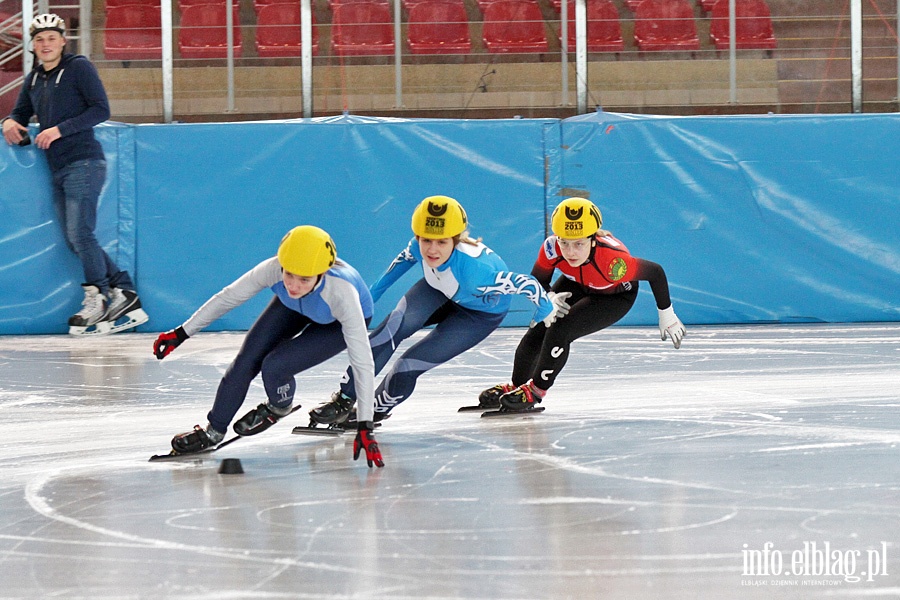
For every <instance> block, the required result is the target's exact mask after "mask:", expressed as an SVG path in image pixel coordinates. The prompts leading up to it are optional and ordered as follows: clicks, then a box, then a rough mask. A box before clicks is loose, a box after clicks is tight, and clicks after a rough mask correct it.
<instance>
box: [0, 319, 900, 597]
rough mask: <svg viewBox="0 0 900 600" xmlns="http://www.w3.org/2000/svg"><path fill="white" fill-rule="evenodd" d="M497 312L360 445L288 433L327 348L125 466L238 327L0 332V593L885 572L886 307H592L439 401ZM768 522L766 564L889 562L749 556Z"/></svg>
mask: <svg viewBox="0 0 900 600" xmlns="http://www.w3.org/2000/svg"><path fill="white" fill-rule="evenodd" d="M521 335H522V330H520V329H504V330H500V331H498V332H496V333H495V334H494V335H492V336H491V337H490V338H489V339H488V340H487V341H486V342H485V343H483V344H481V345H480V346H479V347H477V348H476V349H474V350H472V351H470V352H468V353H466V354H464V355H463V356H461V357H459V358H458V359H456V360H454V361H452V362H451V363H450V364H448V365H444V366H442V367H439V368H437V369H435V370H434V371H432V372H430V373H427V374H426V375H424V376H423V377H422V378H421V379H420V384H419V387H418V389H417V390H416V393H415V395H414V396H413V397H412V398H411V399H410V400H409V401H407V402H406V403H405V404H403V405H401V406H400V407H399V408H398V409H396V410H395V413H394V415H393V416H392V418H391V419H390V420H388V421H386V422H385V424H384V426H383V427H382V428H380V429H379V431H378V433H377V437H378V440H379V442H380V444H381V446H382V451H383V453H384V455H385V461H386V463H387V466H386V467H385V468H384V469H380V470H369V469H368V468H367V467H366V465H365V463H364V462H354V461H352V459H351V454H352V450H351V449H352V438H351V437H350V436H347V437H345V438H343V439H328V438H317V437H304V436H296V435H291V434H290V431H291V428H292V426H294V425H300V424H302V425H305V424H306V422H307V418H306V410H305V409H307V408H313V407H314V406H316V405H318V404H319V403H321V402H322V401H324V400H326V399H327V398H328V397H329V396H330V394H331V392H332V391H333V390H334V389H335V385H336V383H337V381H338V379H339V377H340V374H341V372H342V371H343V368H344V366H345V360H346V359H345V357H344V356H340V357H338V358H337V359H335V360H332V361H329V362H328V363H326V364H325V365H324V366H323V367H322V368H321V369H319V370H317V371H316V372H315V373H313V374H309V373H304V374H301V375H300V376H299V377H298V387H299V394H298V399H299V401H300V402H301V403H302V404H303V405H304V410H301V411H299V412H298V413H295V415H293V416H292V417H291V418H290V420H286V421H285V422H283V423H280V424H278V425H277V426H276V427H274V428H273V429H271V430H270V431H268V432H266V433H265V434H263V435H260V436H258V437H256V438H251V439H244V440H239V441H238V442H236V443H235V444H234V445H232V446H231V447H230V448H228V449H227V450H223V451H222V452H221V455H219V454H214V455H211V456H210V457H208V458H206V459H204V460H202V461H196V462H182V463H149V462H147V458H148V457H149V456H150V455H151V454H155V453H160V452H165V451H166V449H167V447H168V444H169V440H170V438H171V437H172V435H173V434H175V433H177V432H179V431H184V430H186V429H189V428H190V427H191V426H193V425H194V424H195V423H204V422H205V415H206V412H207V411H208V409H209V407H210V405H211V402H212V398H213V395H214V393H215V389H216V386H217V384H218V380H219V378H220V377H221V375H222V373H223V372H224V369H225V368H226V367H227V365H228V363H229V362H230V361H231V359H232V358H233V356H234V354H235V353H236V351H237V348H238V346H239V344H240V342H241V340H242V335H240V334H201V335H198V336H196V337H195V338H192V339H191V340H189V341H187V342H186V343H185V344H184V345H183V346H181V347H180V348H179V349H178V350H176V352H175V353H174V354H173V355H172V356H171V357H169V358H167V359H166V360H164V361H161V362H159V361H157V360H156V359H155V358H154V357H153V356H152V355H151V352H150V346H151V343H152V340H153V337H154V336H151V335H141V334H128V335H119V336H113V337H109V338H101V339H72V338H68V337H16V336H8V337H0V422H2V423H3V427H2V435H0V449H2V452H0V474H2V477H0V582H2V584H0V599H2V598H29V599H36V598H56V597H59V598H92V599H96V598H116V599H121V598H192V599H206V598H209V599H231V598H323V599H343V598H410V599H413V598H415V599H421V598H484V599H492V600H497V599H513V598H516V599H518V598H522V599H543V598H554V599H555V598H573V599H585V598H628V599H631V598H636V599H644V598H661V599H663V598H665V599H681V598H684V599H694V598H711V599H712V598H715V599H720V598H818V597H841V598H846V597H851V598H854V597H860V598H868V597H893V598H896V597H900V544H898V542H900V477H898V475H900V460H898V458H900V456H898V455H900V452H898V446H900V413H898V407H900V392H898V385H900V324H871V325H798V326H752V327H691V328H690V331H689V333H688V337H687V338H686V340H685V342H684V345H683V346H682V348H681V350H677V351H676V350H674V349H673V348H672V347H671V344H670V343H669V342H661V341H660V340H659V336H658V332H657V331H656V329H655V328H614V329H611V330H607V331H604V332H601V333H600V334H596V335H594V336H591V337H589V338H588V339H586V340H580V341H578V342H576V343H575V345H574V346H573V352H572V356H571V359H570V362H569V365H568V366H567V368H566V369H565V371H564V373H563V375H562V376H561V377H560V378H559V380H558V383H557V385H556V386H555V387H554V388H553V389H552V390H551V393H550V395H549V396H548V398H547V399H546V400H545V402H544V406H546V407H547V410H546V412H545V413H544V414H543V415H541V416H536V417H529V418H519V419H512V420H500V421H498V420H488V419H481V418H479V415H478V413H465V414H458V413H457V412H456V409H457V407H459V406H461V405H463V404H470V403H472V402H473V401H474V400H475V398H476V396H477V394H478V392H479V391H480V390H481V389H483V388H485V387H488V386H490V385H492V384H494V383H498V382H501V381H504V380H506V379H507V378H508V376H509V370H510V365H511V361H512V355H513V351H514V349H515V346H516V343H517V342H518V339H519V337H520V336H521ZM263 397H264V394H263V390H262V387H261V385H258V384H254V386H253V387H252V388H251V391H250V395H249V398H248V400H247V403H246V404H245V406H244V410H246V409H249V408H250V407H252V406H255V405H256V404H257V403H259V402H260V401H262V400H263ZM222 458H239V459H240V460H241V462H242V465H243V467H244V470H245V473H244V474H243V475H220V474H218V473H217V470H218V466H219V463H220V461H221V459H222ZM766 542H771V543H772V546H771V548H772V549H773V553H772V554H770V556H774V554H775V552H777V553H779V554H780V555H781V556H782V558H783V559H784V568H785V569H790V568H791V562H790V561H791V558H792V556H793V554H794V553H795V551H802V550H803V549H804V548H805V547H807V548H808V547H810V546H809V545H810V544H812V543H815V544H817V546H816V548H819V549H821V548H824V547H825V546H824V544H826V543H828V544H829V546H828V547H829V548H830V549H831V550H832V551H833V552H836V553H839V554H840V557H844V558H848V559H849V557H855V556H858V557H859V558H858V561H859V562H858V564H855V565H854V566H855V572H854V574H855V575H857V576H860V575H861V573H862V572H863V571H866V570H867V569H869V568H870V567H869V566H868V563H867V558H869V557H871V556H875V557H877V558H880V557H881V555H882V554H883V555H885V564H884V565H881V567H882V568H881V570H879V571H878V574H877V575H867V576H862V577H861V581H858V582H857V581H849V580H848V577H845V576H842V575H848V574H849V573H848V571H849V566H850V564H849V562H847V561H845V562H844V563H841V564H838V565H837V566H835V567H834V568H833V571H837V570H838V569H839V568H841V567H843V571H842V572H841V573H838V574H837V575H832V576H814V575H812V574H800V575H794V574H792V573H790V572H788V573H782V575H781V576H773V575H771V574H769V575H767V576H761V575H756V576H747V575H745V574H744V560H745V558H746V556H747V551H750V550H758V551H761V550H762V549H763V548H764V544H765V543H766ZM856 553H858V554H856ZM873 553H875V554H873ZM835 556H837V554H836V555H835ZM807 562H808V561H807ZM801 566H802V565H801ZM884 573H886V574H884Z"/></svg>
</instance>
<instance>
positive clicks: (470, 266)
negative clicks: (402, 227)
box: [371, 238, 553, 321]
mask: <svg viewBox="0 0 900 600" xmlns="http://www.w3.org/2000/svg"><path fill="white" fill-rule="evenodd" d="M416 263H422V272H423V275H424V276H425V281H426V282H427V283H428V285H429V286H431V287H432V288H434V289H436V290H438V291H439V292H442V293H443V294H444V296H446V297H447V298H448V299H449V300H451V301H453V302H454V303H455V304H458V305H459V306H462V307H463V308H468V309H470V310H477V311H481V312H486V313H491V314H504V315H505V314H506V313H507V312H508V311H509V305H510V303H511V302H512V295H514V294H522V295H524V296H526V297H527V298H528V299H529V300H531V301H532V302H533V303H535V304H536V305H537V310H536V311H535V315H534V320H535V321H543V320H544V319H545V318H547V317H548V316H549V315H550V313H551V312H552V311H553V303H552V302H550V299H549V298H548V297H547V295H546V293H544V289H543V288H542V287H541V285H540V284H539V283H538V282H537V280H535V279H534V278H533V277H531V276H530V275H522V274H520V273H513V272H512V271H510V270H509V268H508V267H507V266H506V263H505V262H503V259H502V258H500V257H499V256H498V255H497V254H496V253H495V252H494V251H493V250H491V249H490V248H488V247H487V246H485V245H484V244H482V243H481V242H477V243H467V242H460V243H459V244H457V246H456V248H455V249H454V251H453V253H452V254H451V255H450V258H449V259H447V262H445V263H444V264H442V265H441V266H439V267H437V268H431V267H429V266H428V265H427V264H425V261H424V260H422V252H421V250H420V249H419V242H418V240H416V238H413V239H412V240H410V242H409V245H407V247H406V249H404V250H403V251H402V252H401V253H400V254H399V255H397V258H395V259H394V262H392V263H391V265H390V266H389V267H388V270H387V271H386V272H385V273H384V274H383V275H382V276H381V277H380V278H379V279H378V281H376V282H375V284H374V285H372V288H371V291H372V299H373V300H375V302H378V299H379V298H381V295H382V294H383V293H384V292H385V290H387V289H388V288H389V287H391V285H393V284H394V282H395V281H397V280H398V279H399V278H400V277H402V276H403V274H405V273H406V272H407V271H409V269H410V268H412V266H413V265H415V264H416Z"/></svg>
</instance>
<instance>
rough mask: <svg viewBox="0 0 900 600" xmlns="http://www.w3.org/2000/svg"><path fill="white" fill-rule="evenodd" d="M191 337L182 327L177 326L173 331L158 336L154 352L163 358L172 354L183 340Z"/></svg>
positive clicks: (157, 356)
mask: <svg viewBox="0 0 900 600" xmlns="http://www.w3.org/2000/svg"><path fill="white" fill-rule="evenodd" d="M189 337H190V336H189V335H188V334H186V333H185V332H184V329H183V328H182V327H177V328H175V329H173V330H172V331H167V332H165V333H161V334H159V337H158V338H156V341H155V342H153V354H155V355H156V358H158V359H159V360H162V359H164V358H165V357H167V356H168V355H169V354H171V353H172V351H173V350H174V349H175V348H177V347H178V346H180V345H181V342H183V341H184V340H186V339H188V338H189Z"/></svg>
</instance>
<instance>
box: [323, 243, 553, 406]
mask: <svg viewBox="0 0 900 600" xmlns="http://www.w3.org/2000/svg"><path fill="white" fill-rule="evenodd" d="M417 263H422V272H423V278H422V279H420V280H419V281H418V282H417V283H415V284H414V285H413V286H412V287H411V288H410V289H409V291H408V292H406V294H405V295H404V296H403V298H402V299H401V300H400V302H399V303H398V304H397V306H396V307H395V308H394V310H393V311H392V312H391V314H390V315H388V316H387V318H386V319H385V320H384V321H383V322H382V323H381V324H380V325H379V326H378V327H377V328H375V330H373V331H372V333H371V334H370V335H369V340H370V341H371V344H372V355H373V357H374V358H375V373H379V372H380V371H381V369H382V368H383V367H384V366H385V364H387V362H388V360H389V359H390V357H391V355H392V354H393V353H394V350H396V349H397V347H398V346H399V345H400V343H401V342H402V341H403V340H405V339H406V338H408V337H409V336H411V335H412V334H413V333H415V332H416V331H418V330H420V329H422V328H423V327H426V326H428V325H435V328H434V329H433V330H431V331H430V332H429V333H428V335H426V336H425V337H424V338H423V339H422V340H420V341H419V342H417V343H416V344H414V345H413V346H412V347H410V348H409V349H408V350H406V351H405V352H404V353H403V355H402V356H401V357H400V358H398V359H397V361H396V362H395V363H394V365H393V366H392V368H391V371H390V372H389V373H387V374H386V375H385V376H384V379H383V380H382V381H381V383H380V384H379V385H378V387H377V388H376V390H375V419H376V420H380V419H381V418H384V416H385V415H386V414H387V413H388V412H390V411H391V409H393V408H394V407H395V406H397V405H398V404H400V403H401V402H403V401H404V400H406V399H407V398H408V397H409V396H410V395H411V394H412V392H413V390H414V388H415V385H416V379H417V378H418V377H419V375H421V374H422V373H424V372H425V371H428V370H429V369H432V368H434V367H436V366H438V365H440V364H443V363H445V362H447V361H448V360H450V359H451V358H453V357H455V356H457V355H459V354H461V353H463V352H465V351H466V350H468V349H470V348H473V347H474V346H476V345H477V344H478V343H479V342H481V341H482V340H483V339H484V338H486V337H487V336H488V335H489V334H490V333H491V332H492V331H494V330H495V329H496V328H497V327H498V326H499V325H500V323H501V322H502V321H503V318H504V317H505V316H506V313H507V312H508V311H509V306H510V302H511V297H512V296H513V295H515V294H521V295H524V296H526V297H527V298H528V299H529V300H531V301H532V302H533V303H534V304H535V305H537V309H536V310H535V314H534V319H535V320H536V321H542V320H543V319H545V318H546V317H547V316H549V315H550V314H551V312H552V311H553V310H554V308H553V304H552V302H551V301H550V299H549V298H548V297H547V294H546V292H545V291H544V288H543V287H541V285H540V284H539V283H538V282H537V280H535V279H534V278H533V277H531V276H530V275H522V274H520V273H514V272H512V271H509V270H508V267H507V266H506V263H504V262H503V259H502V258H500V257H499V256H498V255H497V254H495V253H494V252H493V251H492V250H491V249H490V248H488V247H487V246H485V245H484V244H482V243H480V242H478V243H469V242H465V241H464V242H460V243H459V244H457V246H456V247H455V249H454V250H453V252H452V253H451V255H450V258H449V259H448V260H447V261H446V262H445V263H444V264H442V265H441V266H439V267H437V268H431V267H429V266H428V265H427V264H426V263H425V262H424V261H423V260H422V254H421V251H420V250H419V242H418V241H417V240H416V239H415V238H413V239H412V240H411V241H410V242H409V245H408V246H407V247H406V249H404V250H403V251H402V252H401V253H400V254H399V255H398V256H397V258H396V259H394V261H393V262H392V263H391V265H390V267H388V270H387V271H386V272H385V273H384V274H383V275H382V276H381V277H380V278H379V279H378V281H377V282H376V283H375V284H374V285H373V286H372V288H371V290H372V297H373V298H374V299H375V300H376V301H377V300H378V299H379V298H380V297H381V295H382V294H383V293H384V291H385V290H386V289H388V288H389V287H390V286H391V284H393V283H394V282H396V281H397V280H398V279H399V278H400V277H401V276H402V275H403V274H404V273H406V272H407V271H409V269H410V268H412V267H413V265H415V264H417ZM353 383H354V382H353V377H352V373H350V372H349V371H348V377H347V380H346V382H345V383H343V384H342V385H341V391H342V392H344V393H345V394H346V395H348V396H350V397H353V391H354V388H353Z"/></svg>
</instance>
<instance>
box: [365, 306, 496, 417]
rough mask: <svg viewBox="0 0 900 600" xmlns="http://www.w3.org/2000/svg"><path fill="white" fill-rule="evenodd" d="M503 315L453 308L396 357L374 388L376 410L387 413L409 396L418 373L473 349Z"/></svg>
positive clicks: (493, 328) (492, 329) (414, 385)
mask: <svg viewBox="0 0 900 600" xmlns="http://www.w3.org/2000/svg"><path fill="white" fill-rule="evenodd" d="M505 316H506V315H505V314H493V313H485V312H479V311H472V310H466V309H463V308H460V307H458V306H455V305H454V310H453V311H452V312H451V313H450V314H449V315H448V316H447V317H446V318H445V319H444V320H443V321H441V322H440V323H438V324H437V326H436V327H435V328H434V329H433V330H432V331H431V332H429V333H428V335H426V336H425V337H424V338H423V339H422V340H420V341H419V342H417V343H416V344H414V345H413V346H412V347H410V348H409V349H408V350H407V351H406V352H404V353H403V355H402V356H401V357H400V358H398V359H397V361H396V362H395V363H394V365H393V366H392V367H391V370H390V372H388V374H387V375H385V377H384V380H383V381H382V382H381V384H380V385H379V386H378V389H376V390H375V413H376V415H377V414H382V415H384V414H386V413H388V412H390V411H391V409H393V408H394V407H395V406H397V405H398V404H400V403H401V402H403V401H404V400H406V399H407V398H409V397H410V395H412V393H413V390H414V389H415V387H416V380H417V379H418V377H419V375H421V374H422V373H424V372H426V371H428V370H429V369H432V368H434V367H436V366H438V365H441V364H444V363H445V362H447V361H448V360H450V359H451V358H453V357H455V356H458V355H459V354H462V353H463V352H465V351H466V350H469V349H470V348H474V347H475V346H476V345H477V344H478V343H479V342H481V341H482V340H484V339H485V338H486V337H487V336H488V335H490V333H491V332H492V331H494V330H495V329H497V327H499V326H500V323H501V322H502V321H503V318H504V317H505Z"/></svg>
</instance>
